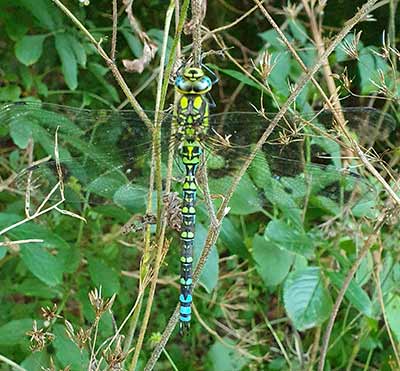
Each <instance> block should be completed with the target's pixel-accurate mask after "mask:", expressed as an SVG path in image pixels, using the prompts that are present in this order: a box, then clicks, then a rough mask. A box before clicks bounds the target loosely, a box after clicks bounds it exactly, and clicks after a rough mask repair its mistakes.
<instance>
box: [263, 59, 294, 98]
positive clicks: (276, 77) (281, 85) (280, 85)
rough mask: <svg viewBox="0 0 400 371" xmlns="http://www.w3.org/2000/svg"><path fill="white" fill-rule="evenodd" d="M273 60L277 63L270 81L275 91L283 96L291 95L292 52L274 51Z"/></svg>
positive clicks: (269, 78) (269, 77)
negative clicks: (289, 80)
mask: <svg viewBox="0 0 400 371" xmlns="http://www.w3.org/2000/svg"><path fill="white" fill-rule="evenodd" d="M271 57H272V61H273V63H274V64H275V66H274V68H273V69H272V71H271V73H270V75H269V76H268V82H269V83H270V85H271V86H272V87H273V88H274V89H275V91H276V92H277V93H278V94H279V95H280V96H282V97H287V96H288V95H289V86H288V81H287V80H288V77H289V72H290V54H289V53H287V52H273V53H272V54H271Z"/></svg>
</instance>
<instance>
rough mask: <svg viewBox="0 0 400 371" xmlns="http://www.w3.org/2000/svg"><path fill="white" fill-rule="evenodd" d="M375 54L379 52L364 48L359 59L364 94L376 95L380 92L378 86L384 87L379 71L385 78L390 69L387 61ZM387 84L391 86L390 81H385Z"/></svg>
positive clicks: (374, 49)
mask: <svg viewBox="0 0 400 371" xmlns="http://www.w3.org/2000/svg"><path fill="white" fill-rule="evenodd" d="M374 52H378V50H377V49H376V48H372V47H368V48H364V49H362V50H361V51H360V55H359V57H358V62H357V66H358V71H359V74H360V80H361V82H360V85H361V93H362V94H370V93H376V92H377V91H378V90H379V88H378V87H377V86H376V85H378V86H379V85H382V83H381V81H380V80H381V77H380V74H379V71H381V72H382V74H383V77H385V73H386V72H387V71H388V70H389V69H390V67H389V65H388V64H387V63H386V61H385V60H384V59H383V58H381V57H379V56H378V55H376V54H375V53H374ZM385 80H387V79H385ZM374 83H375V84H376V85H375V84H374ZM385 83H386V85H387V86H390V85H391V84H390V81H389V80H387V81H385Z"/></svg>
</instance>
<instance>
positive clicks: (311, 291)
mask: <svg viewBox="0 0 400 371" xmlns="http://www.w3.org/2000/svg"><path fill="white" fill-rule="evenodd" d="M283 301H284V305H285V309H286V312H287V314H288V316H289V317H290V319H291V320H292V322H293V324H294V325H295V327H296V328H297V329H298V330H299V331H304V330H307V329H309V328H312V327H315V326H319V325H321V324H322V323H323V322H324V321H325V320H326V319H327V318H328V317H329V315H330V313H331V310H332V299H331V297H330V295H329V292H328V291H327V289H326V288H325V287H324V285H323V282H322V278H321V274H320V270H319V268H317V267H308V268H305V269H303V270H298V271H294V272H292V273H290V274H289V276H288V278H287V279H286V281H285V284H284V288H283Z"/></svg>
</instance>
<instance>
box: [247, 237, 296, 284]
mask: <svg viewBox="0 0 400 371" xmlns="http://www.w3.org/2000/svg"><path fill="white" fill-rule="evenodd" d="M252 252H253V257H254V260H255V261H256V263H257V265H256V269H257V272H258V274H259V275H260V276H261V278H262V279H263V281H264V283H265V285H267V286H276V285H279V284H280V283H281V282H282V281H283V280H284V279H285V277H286V275H287V274H288V273H289V270H290V267H291V266H292V263H293V260H294V256H293V254H291V253H290V252H288V251H286V250H282V249H280V248H279V247H278V246H276V245H275V244H274V243H272V242H271V241H268V240H267V239H265V238H264V237H263V236H259V235H256V236H255V237H254V240H253V250H252Z"/></svg>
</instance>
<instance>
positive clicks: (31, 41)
mask: <svg viewBox="0 0 400 371" xmlns="http://www.w3.org/2000/svg"><path fill="white" fill-rule="evenodd" d="M45 39H46V36H45V35H34V36H24V37H23V38H22V39H20V40H18V41H17V43H16V44H15V56H16V57H17V59H18V60H19V61H20V62H21V63H23V64H24V65H25V66H30V65H32V64H34V63H36V62H37V61H38V60H39V58H40V56H41V55H42V52H43V42H44V40H45Z"/></svg>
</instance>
